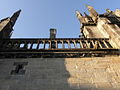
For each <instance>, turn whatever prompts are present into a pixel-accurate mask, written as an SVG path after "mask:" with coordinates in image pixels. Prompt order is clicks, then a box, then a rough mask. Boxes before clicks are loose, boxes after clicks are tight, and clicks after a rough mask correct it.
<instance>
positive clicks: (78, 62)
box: [0, 6, 120, 90]
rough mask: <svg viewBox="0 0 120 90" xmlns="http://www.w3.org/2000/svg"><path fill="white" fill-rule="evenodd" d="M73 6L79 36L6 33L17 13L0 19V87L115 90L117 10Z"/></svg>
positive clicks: (118, 83) (119, 61) (119, 62)
mask: <svg viewBox="0 0 120 90" xmlns="http://www.w3.org/2000/svg"><path fill="white" fill-rule="evenodd" d="M87 8H88V11H89V13H90V14H89V15H87V14H86V13H84V15H82V14H81V13H80V12H79V11H76V16H77V18H78V20H79V21H80V27H81V28H80V32H81V35H80V37H79V38H56V29H50V38H36V39H34V38H33V39H32V38H10V37H11V35H12V31H13V26H14V24H15V22H16V20H17V18H18V16H19V14H20V12H21V10H19V11H17V12H16V13H14V14H13V16H12V17H8V18H5V19H3V20H1V21H0V90H120V70H119V69H120V57H119V49H120V10H119V9H116V11H110V10H109V9H107V10H106V13H104V14H98V13H97V12H96V11H95V10H94V8H93V7H91V6H87Z"/></svg>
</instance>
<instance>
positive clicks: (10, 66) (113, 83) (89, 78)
mask: <svg viewBox="0 0 120 90" xmlns="http://www.w3.org/2000/svg"><path fill="white" fill-rule="evenodd" d="M25 62H28V63H27V64H26V65H25V66H24V67H23V70H25V74H24V73H23V74H21V73H17V74H14V73H11V72H12V70H15V69H16V65H17V64H16V63H25ZM119 68H120V57H117V56H116V57H93V58H31V59H0V90H120V70H119Z"/></svg>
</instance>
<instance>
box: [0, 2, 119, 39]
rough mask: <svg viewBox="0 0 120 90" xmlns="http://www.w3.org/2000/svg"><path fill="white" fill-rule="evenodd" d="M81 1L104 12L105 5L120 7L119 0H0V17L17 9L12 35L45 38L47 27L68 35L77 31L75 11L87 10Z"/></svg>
mask: <svg viewBox="0 0 120 90" xmlns="http://www.w3.org/2000/svg"><path fill="white" fill-rule="evenodd" d="M85 5H91V6H93V7H94V8H95V9H96V10H97V12H98V13H104V12H105V9H106V8H109V9H111V10H115V9H116V8H119V9H120V0H1V2H0V19H2V18H5V17H8V16H11V15H12V14H13V13H14V12H15V11H17V10H19V9H21V10H22V12H21V15H20V17H19V19H18V21H17V22H16V25H15V26H14V32H13V35H12V37H17V38H18V37H21V38H24V37H27V38H28V37H29V38H30V37H31V38H32V37H33V38H47V37H49V29H50V28H56V29H57V37H58V38H62V37H63V38H64V37H68V38H72V37H78V36H79V34H80V24H79V21H78V20H77V18H76V15H75V11H76V10H79V11H80V12H81V13H83V12H87V13H88V11H87V9H86V6H85Z"/></svg>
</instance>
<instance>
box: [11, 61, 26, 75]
mask: <svg viewBox="0 0 120 90" xmlns="http://www.w3.org/2000/svg"><path fill="white" fill-rule="evenodd" d="M27 64H28V62H14V66H15V69H14V70H12V71H11V74H12V75H24V74H25V70H24V66H26V65H27Z"/></svg>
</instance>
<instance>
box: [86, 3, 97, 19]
mask: <svg viewBox="0 0 120 90" xmlns="http://www.w3.org/2000/svg"><path fill="white" fill-rule="evenodd" d="M87 8H88V11H89V12H90V16H93V17H97V16H98V13H97V12H96V11H95V9H94V8H93V7H92V6H89V5H87Z"/></svg>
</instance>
